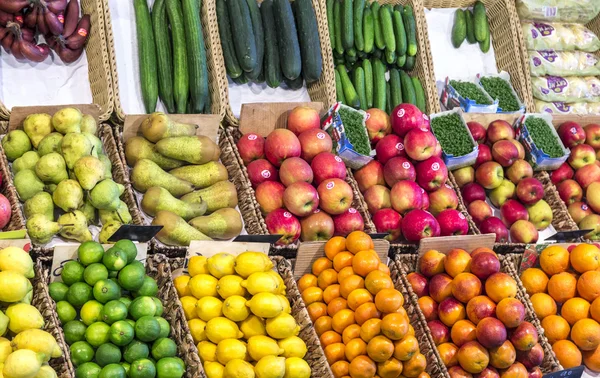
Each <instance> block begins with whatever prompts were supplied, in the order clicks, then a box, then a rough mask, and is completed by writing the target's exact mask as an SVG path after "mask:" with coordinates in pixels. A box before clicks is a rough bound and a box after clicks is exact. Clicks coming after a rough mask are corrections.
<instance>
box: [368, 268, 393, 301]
mask: <svg viewBox="0 0 600 378" xmlns="http://www.w3.org/2000/svg"><path fill="white" fill-rule="evenodd" d="M365 287H366V288H367V290H369V291H370V292H371V294H373V295H377V293H379V291H381V290H383V289H393V288H394V283H393V282H392V279H391V278H390V276H389V275H387V274H385V273H383V272H382V271H380V270H374V271H372V272H371V273H369V274H367V277H366V278H365Z"/></svg>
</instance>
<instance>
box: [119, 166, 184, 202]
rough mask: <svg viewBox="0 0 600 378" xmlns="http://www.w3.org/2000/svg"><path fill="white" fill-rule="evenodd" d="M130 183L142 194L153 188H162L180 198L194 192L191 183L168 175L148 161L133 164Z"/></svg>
mask: <svg viewBox="0 0 600 378" xmlns="http://www.w3.org/2000/svg"><path fill="white" fill-rule="evenodd" d="M131 182H132V183H133V187H134V188H136V189H137V190H139V191H140V192H142V193H145V192H146V190H148V189H149V188H151V187H153V186H160V187H163V188H165V189H167V190H168V191H169V192H170V193H171V194H172V195H173V196H175V197H181V196H182V195H184V194H186V193H190V192H191V191H192V190H194V186H193V185H192V184H191V183H189V182H187V181H185V180H181V179H178V178H177V177H175V176H173V175H170V174H169V173H167V172H165V171H163V170H162V169H161V168H160V167H159V166H158V165H157V164H156V163H154V162H153V161H152V160H148V159H142V160H139V161H138V162H137V163H136V164H135V166H134V167H133V170H132V172H131Z"/></svg>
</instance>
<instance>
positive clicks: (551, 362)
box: [394, 254, 562, 374]
mask: <svg viewBox="0 0 600 378" xmlns="http://www.w3.org/2000/svg"><path fill="white" fill-rule="evenodd" d="M519 256H521V255H518V254H508V255H501V256H498V258H499V259H500V271H501V272H503V273H506V274H508V275H510V276H511V277H512V278H513V279H514V280H515V281H516V282H517V296H516V298H517V299H518V300H519V301H521V303H523V305H524V306H525V311H526V315H525V320H526V321H528V322H530V323H531V324H533V325H534V326H535V328H536V329H537V331H538V335H539V337H538V342H539V343H540V345H541V346H542V348H543V349H544V361H543V362H542V365H541V366H540V368H541V369H542V372H543V373H544V374H548V373H551V372H554V371H558V370H562V366H561V365H560V363H559V362H558V360H557V359H556V356H555V355H554V352H553V351H552V347H551V346H550V343H549V342H548V339H547V338H546V336H544V329H543V328H542V326H541V323H540V320H539V319H538V317H537V316H536V314H535V311H534V310H533V307H532V305H531V301H530V299H529V296H528V295H527V293H526V291H525V288H524V287H523V283H522V282H521V280H520V279H519V275H518V273H517V268H516V267H517V266H518V265H516V263H517V262H520V259H519ZM418 259H419V255H417V254H399V255H396V256H395V258H394V262H395V263H396V265H397V266H398V268H399V269H400V271H401V272H402V273H403V275H402V276H403V278H404V282H405V285H408V286H410V283H409V282H408V280H407V279H406V274H407V273H408V272H415V271H417V269H418ZM417 307H418V306H417ZM415 310H416V311H418V312H419V313H421V316H423V313H422V312H421V310H420V309H419V308H417V309H415Z"/></svg>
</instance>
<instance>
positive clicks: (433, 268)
mask: <svg viewBox="0 0 600 378" xmlns="http://www.w3.org/2000/svg"><path fill="white" fill-rule="evenodd" d="M445 259H446V255H444V254H443V253H441V252H439V251H436V250H434V249H432V250H430V251H427V252H425V254H423V256H421V259H420V260H419V271H420V272H421V274H423V275H424V276H425V277H433V276H435V275H436V274H440V273H444V261H445Z"/></svg>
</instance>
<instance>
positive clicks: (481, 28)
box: [452, 1, 491, 53]
mask: <svg viewBox="0 0 600 378" xmlns="http://www.w3.org/2000/svg"><path fill="white" fill-rule="evenodd" d="M465 39H466V40H467V42H468V43H470V44H474V43H479V48H480V49H481V51H482V52H483V53H487V52H488V51H490V42H491V41H490V25H489V23H488V19H487V15H486V12H485V5H483V3H482V2H481V1H476V2H475V5H474V6H473V12H471V10H469V9H466V10H462V9H457V10H456V13H454V25H453V26H452V46H454V48H456V49H457V48H459V47H460V46H461V45H462V43H463V42H464V41H465Z"/></svg>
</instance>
